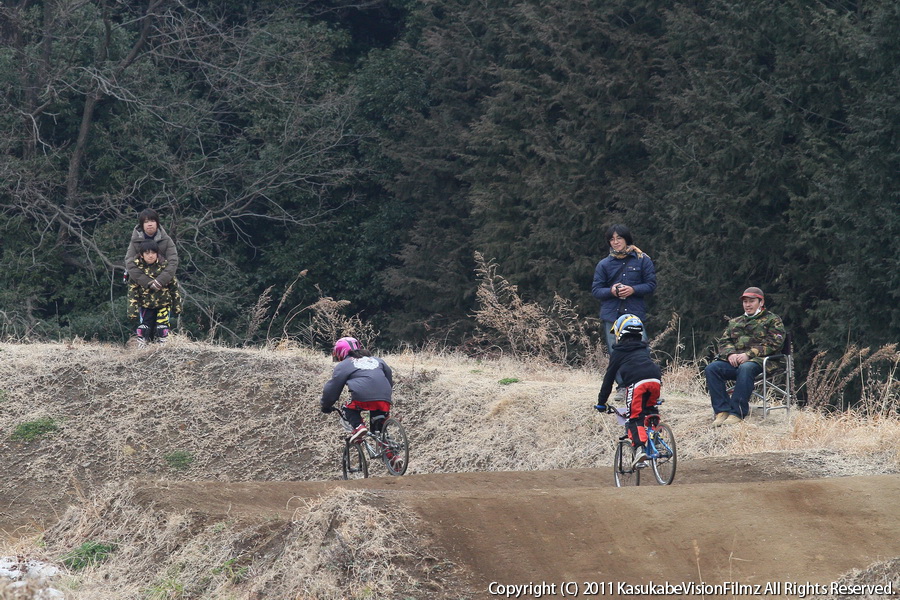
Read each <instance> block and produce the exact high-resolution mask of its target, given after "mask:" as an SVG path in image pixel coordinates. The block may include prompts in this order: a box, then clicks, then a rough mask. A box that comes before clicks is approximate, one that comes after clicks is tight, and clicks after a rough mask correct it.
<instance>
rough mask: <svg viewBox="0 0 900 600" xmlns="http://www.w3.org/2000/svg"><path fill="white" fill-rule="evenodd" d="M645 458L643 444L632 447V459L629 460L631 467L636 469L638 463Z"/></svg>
mask: <svg viewBox="0 0 900 600" xmlns="http://www.w3.org/2000/svg"><path fill="white" fill-rule="evenodd" d="M646 460H647V453H646V452H645V451H644V447H643V446H638V447H637V448H635V449H634V460H633V461H631V468H632V469H636V468H637V467H638V465H639V464H641V463H642V462H644V461H646Z"/></svg>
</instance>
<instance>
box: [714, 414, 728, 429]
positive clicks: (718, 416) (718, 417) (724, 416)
mask: <svg viewBox="0 0 900 600" xmlns="http://www.w3.org/2000/svg"><path fill="white" fill-rule="evenodd" d="M727 418H728V413H727V412H720V413H716V420H715V421H713V423H712V426H713V427H719V426H721V425H722V423H724V422H725V419H727Z"/></svg>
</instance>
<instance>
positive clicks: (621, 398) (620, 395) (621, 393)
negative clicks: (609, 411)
mask: <svg viewBox="0 0 900 600" xmlns="http://www.w3.org/2000/svg"><path fill="white" fill-rule="evenodd" d="M613 400H615V401H616V402H625V388H623V387H620V388H619V389H617V390H616V393H615V394H613Z"/></svg>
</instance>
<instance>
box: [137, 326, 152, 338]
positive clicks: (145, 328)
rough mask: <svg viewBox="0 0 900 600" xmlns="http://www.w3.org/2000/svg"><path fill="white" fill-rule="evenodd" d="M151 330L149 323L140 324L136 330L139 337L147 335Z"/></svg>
mask: <svg viewBox="0 0 900 600" xmlns="http://www.w3.org/2000/svg"><path fill="white" fill-rule="evenodd" d="M148 331H150V326H149V325H138V328H137V329H136V330H135V334H136V335H137V336H138V337H139V338H144V337H147V332H148Z"/></svg>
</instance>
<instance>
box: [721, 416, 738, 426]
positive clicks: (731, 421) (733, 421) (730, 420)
mask: <svg viewBox="0 0 900 600" xmlns="http://www.w3.org/2000/svg"><path fill="white" fill-rule="evenodd" d="M741 421H743V419H742V418H740V417H739V416H737V415H728V416H727V417H726V418H725V420H724V421H722V425H737V424H738V423H740V422H741Z"/></svg>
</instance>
